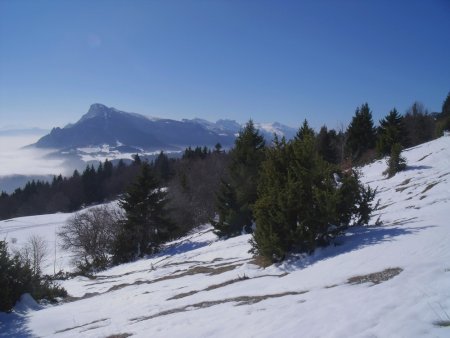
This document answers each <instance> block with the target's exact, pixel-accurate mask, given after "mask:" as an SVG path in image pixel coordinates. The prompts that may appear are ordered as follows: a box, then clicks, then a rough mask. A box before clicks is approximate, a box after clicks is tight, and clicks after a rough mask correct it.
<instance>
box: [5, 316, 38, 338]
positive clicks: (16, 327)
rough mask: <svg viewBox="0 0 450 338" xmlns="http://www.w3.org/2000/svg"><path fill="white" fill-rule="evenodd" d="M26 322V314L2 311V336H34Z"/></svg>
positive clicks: (25, 337) (19, 337)
mask: <svg viewBox="0 0 450 338" xmlns="http://www.w3.org/2000/svg"><path fill="white" fill-rule="evenodd" d="M26 324H27V318H26V315H24V314H19V313H14V312H11V313H4V312H0V337H17V338H28V337H34V336H33V335H32V334H31V331H30V330H29V329H28V328H27V326H26Z"/></svg>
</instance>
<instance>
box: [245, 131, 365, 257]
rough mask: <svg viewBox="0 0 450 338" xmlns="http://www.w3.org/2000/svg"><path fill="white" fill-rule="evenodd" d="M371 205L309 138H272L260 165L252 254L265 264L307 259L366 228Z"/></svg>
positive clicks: (358, 186) (354, 182) (352, 179)
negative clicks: (299, 256)
mask: <svg viewBox="0 0 450 338" xmlns="http://www.w3.org/2000/svg"><path fill="white" fill-rule="evenodd" d="M336 177H340V179H339V180H337V178H336ZM373 199H374V193H373V191H372V190H370V189H366V188H364V186H362V185H361V184H360V182H359V181H358V178H357V176H356V175H350V174H348V175H344V174H342V173H340V172H339V170H338V169H337V168H336V167H334V166H333V165H331V164H329V163H327V162H326V161H324V160H323V158H322V157H321V156H320V155H319V153H318V151H317V149H316V146H315V139H314V136H313V134H312V133H306V134H304V136H303V137H301V138H295V139H294V140H293V141H291V142H289V143H286V141H285V140H284V139H283V140H281V142H279V141H278V140H277V138H275V142H274V147H272V148H269V149H268V150H267V157H266V159H265V161H264V162H263V164H262V169H261V178H260V181H259V184H258V199H257V201H256V203H255V208H254V212H255V217H256V229H255V232H254V234H253V238H252V241H251V243H252V247H253V249H252V252H253V253H256V254H258V255H260V256H262V257H263V258H265V259H266V260H267V261H269V262H276V261H280V260H283V259H284V258H285V255H286V254H287V253H289V252H308V253H309V252H311V251H313V250H314V249H315V248H316V247H317V246H321V245H327V244H328V243H329V241H330V239H331V238H333V237H334V236H336V235H337V234H340V233H342V232H343V231H345V229H346V228H347V227H348V226H350V225H351V224H353V223H354V224H361V223H365V222H368V220H369V217H370V213H371V211H372V206H371V202H372V201H373Z"/></svg>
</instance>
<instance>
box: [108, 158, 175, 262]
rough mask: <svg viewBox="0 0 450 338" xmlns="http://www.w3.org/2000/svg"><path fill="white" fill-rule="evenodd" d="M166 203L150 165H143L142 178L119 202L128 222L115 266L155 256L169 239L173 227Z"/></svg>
mask: <svg viewBox="0 0 450 338" xmlns="http://www.w3.org/2000/svg"><path fill="white" fill-rule="evenodd" d="M166 202H167V201H166V193H165V191H164V190H163V189H161V187H160V185H159V183H158V181H157V179H156V177H155V174H154V173H153V172H152V169H151V167H150V165H149V164H148V163H146V162H144V163H142V169H141V173H140V175H139V176H138V177H137V179H136V181H135V182H134V183H133V184H132V185H131V186H130V188H129V189H128V191H127V193H126V194H125V196H124V197H123V198H122V199H121V200H120V202H119V204H120V206H121V207H122V208H123V209H124V211H125V214H126V220H125V221H124V223H123V225H122V229H121V232H120V234H119V235H118V238H117V241H116V244H115V252H114V262H116V263H120V262H127V261H130V260H133V259H134V258H136V257H142V256H143V255H144V254H149V253H153V252H156V251H157V250H158V247H159V245H160V244H161V243H162V242H163V241H164V240H167V239H168V238H169V237H170V231H172V223H171V222H170V221H169V220H168V219H167V218H166V215H165V209H164V206H165V204H166Z"/></svg>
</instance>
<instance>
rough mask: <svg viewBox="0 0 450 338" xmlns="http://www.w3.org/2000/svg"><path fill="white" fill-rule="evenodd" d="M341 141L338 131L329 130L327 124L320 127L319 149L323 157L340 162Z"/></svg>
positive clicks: (333, 161) (326, 159) (331, 161)
mask: <svg viewBox="0 0 450 338" xmlns="http://www.w3.org/2000/svg"><path fill="white" fill-rule="evenodd" d="M338 143H339V140H338V136H337V134H336V131H334V130H330V131H328V129H327V127H326V126H322V128H320V131H319V134H317V151H318V152H319V155H320V156H322V158H323V159H324V160H325V161H327V162H329V163H334V164H337V163H338V149H337V145H338Z"/></svg>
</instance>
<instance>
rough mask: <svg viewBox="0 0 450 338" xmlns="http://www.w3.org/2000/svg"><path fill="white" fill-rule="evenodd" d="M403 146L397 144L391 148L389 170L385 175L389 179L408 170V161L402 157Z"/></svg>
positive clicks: (388, 162) (388, 160)
mask: <svg viewBox="0 0 450 338" xmlns="http://www.w3.org/2000/svg"><path fill="white" fill-rule="evenodd" d="M401 152H402V146H401V145H400V143H395V144H393V145H392V148H391V156H389V158H388V159H387V165H388V167H387V169H386V171H385V172H384V173H383V174H384V175H387V177H388V178H390V177H392V176H394V175H395V174H396V173H398V172H399V171H402V170H405V169H406V159H405V158H404V157H403V156H402V155H401Z"/></svg>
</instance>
